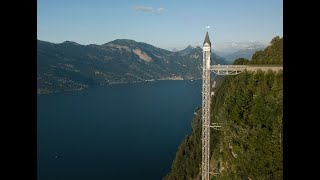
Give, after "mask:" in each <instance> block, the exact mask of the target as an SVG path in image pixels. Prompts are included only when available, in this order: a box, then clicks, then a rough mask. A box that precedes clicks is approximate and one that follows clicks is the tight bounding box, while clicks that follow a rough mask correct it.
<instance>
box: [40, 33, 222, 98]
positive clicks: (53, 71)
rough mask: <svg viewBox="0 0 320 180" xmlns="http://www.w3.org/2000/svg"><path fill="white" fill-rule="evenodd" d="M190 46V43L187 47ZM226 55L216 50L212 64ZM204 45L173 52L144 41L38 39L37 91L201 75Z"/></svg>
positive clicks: (49, 91)
mask: <svg viewBox="0 0 320 180" xmlns="http://www.w3.org/2000/svg"><path fill="white" fill-rule="evenodd" d="M187 48H188V47H187ZM218 63H220V64H225V63H226V62H225V59H224V58H222V57H220V56H217V55H216V54H214V53H213V54H212V64H218ZM201 67H202V49H201V48H200V47H195V48H192V47H191V46H190V47H189V49H188V52H185V53H184V54H181V53H180V52H172V51H169V50H165V49H162V48H158V47H155V46H153V45H151V44H147V43H144V42H137V41H135V40H130V39H116V40H113V41H110V42H107V43H104V44H102V45H97V44H89V45H81V44H78V43H76V42H72V41H64V42H62V43H50V42H46V41H42V40H38V41H37V92H38V93H39V94H42V93H52V92H61V91H72V90H81V89H85V88H88V87H90V86H94V85H108V84H119V83H137V82H143V81H149V80H182V79H186V80H191V79H200V78H201V74H202V68H201Z"/></svg>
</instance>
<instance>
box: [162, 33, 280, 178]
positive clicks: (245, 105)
mask: <svg viewBox="0 0 320 180" xmlns="http://www.w3.org/2000/svg"><path fill="white" fill-rule="evenodd" d="M272 41H274V40H272ZM279 41H280V39H277V38H276V42H279ZM268 48H269V49H272V50H273V51H274V52H279V51H281V50H282V47H281V46H279V43H271V45H270V46H269V47H267V48H266V49H268ZM279 49H281V50H279ZM263 52H265V50H264V51H263ZM269 55H272V56H273V54H271V53H269ZM275 57H276V56H275ZM265 58H266V59H270V57H269V56H268V55H267V56H265ZM252 61H255V62H268V61H266V60H265V59H262V58H260V59H255V58H253V60H252ZM252 61H248V60H245V61H244V59H240V60H239V61H237V62H235V63H238V64H241V62H245V63H252ZM270 62H274V63H275V62H277V61H270ZM279 62H282V60H281V61H279ZM282 91H283V74H282V71H280V72H278V73H276V72H271V71H269V72H261V71H258V72H257V73H252V72H244V73H241V74H239V75H237V76H227V77H225V78H224V80H223V81H222V83H221V84H220V85H219V86H218V87H217V89H216V90H215V92H216V93H215V95H214V96H213V98H212V103H211V104H212V106H211V123H212V122H215V123H221V125H222V127H221V129H220V130H219V131H217V130H212V131H211V139H210V141H211V142H210V149H211V150H210V151H211V155H210V158H211V162H210V165H211V167H210V171H211V172H216V173H219V175H216V176H212V178H211V179H226V180H227V179H282V178H283V151H282V148H283V144H282V142H283V139H282V137H283V134H282V132H283V130H282V129H283V127H282V117H283V116H282V114H283V113H282V110H283V109H282V106H283V96H282ZM201 125H202V121H201V109H200V110H198V111H197V115H196V116H195V117H194V119H193V121H192V128H193V132H192V134H191V135H190V136H187V137H186V138H185V139H184V140H183V142H182V143H181V145H180V146H179V148H178V151H177V153H176V157H175V159H174V161H173V163H172V167H171V171H170V172H169V173H168V174H167V175H166V176H165V177H164V179H170V180H171V179H201V169H200V168H201Z"/></svg>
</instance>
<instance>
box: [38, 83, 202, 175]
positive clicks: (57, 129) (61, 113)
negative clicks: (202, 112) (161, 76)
mask: <svg viewBox="0 0 320 180" xmlns="http://www.w3.org/2000/svg"><path fill="white" fill-rule="evenodd" d="M201 84H202V82H201V80H196V81H192V82H191V81H155V82H145V83H138V84H121V85H112V86H100V87H93V88H90V89H87V90H83V91H74V92H62V93H55V94H48V95H38V96H37V116H38V120H37V123H38V124H37V133H38V134H37V154H38V155H37V176H38V180H107V179H110V180H118V179H119V180H124V179H126V180H128V179H139V180H144V179H145V180H153V179H155V180H157V179H162V178H163V177H164V176H165V175H166V174H167V173H168V172H169V171H170V168H171V163H172V161H173V159H174V157H175V153H176V151H177V148H178V146H179V145H180V143H181V141H182V140H183V139H184V137H185V136H186V135H188V134H191V130H192V129H191V120H192V117H193V113H194V111H195V110H196V108H197V107H200V106H201V88H202V87H201Z"/></svg>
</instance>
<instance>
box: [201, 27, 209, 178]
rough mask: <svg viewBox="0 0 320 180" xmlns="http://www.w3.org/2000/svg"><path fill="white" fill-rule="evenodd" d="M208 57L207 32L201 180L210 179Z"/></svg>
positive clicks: (205, 40)
mask: <svg viewBox="0 0 320 180" xmlns="http://www.w3.org/2000/svg"><path fill="white" fill-rule="evenodd" d="M210 55H211V42H210V39H209V35H208V32H207V33H206V37H205V39H204V42H203V65H202V69H203V75H202V180H209V178H210V173H209V167H210V166H209V162H210V158H209V155H210V103H211V101H210Z"/></svg>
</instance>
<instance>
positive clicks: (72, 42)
mask: <svg viewBox="0 0 320 180" xmlns="http://www.w3.org/2000/svg"><path fill="white" fill-rule="evenodd" d="M61 44H73V45H81V44H79V43H76V42H74V41H64V42H63V43H61Z"/></svg>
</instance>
